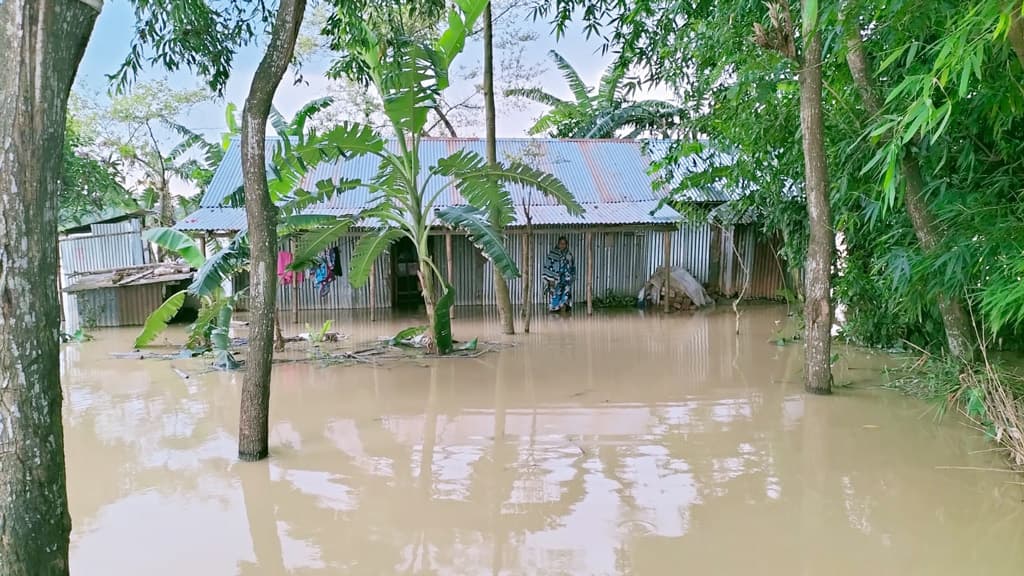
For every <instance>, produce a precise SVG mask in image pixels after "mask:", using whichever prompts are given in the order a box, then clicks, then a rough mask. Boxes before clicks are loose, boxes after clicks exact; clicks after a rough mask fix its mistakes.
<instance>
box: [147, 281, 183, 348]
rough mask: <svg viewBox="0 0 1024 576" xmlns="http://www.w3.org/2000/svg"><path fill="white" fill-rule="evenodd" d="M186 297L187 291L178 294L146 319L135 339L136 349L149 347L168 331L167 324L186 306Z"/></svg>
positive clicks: (165, 301)
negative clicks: (161, 334)
mask: <svg viewBox="0 0 1024 576" xmlns="http://www.w3.org/2000/svg"><path fill="white" fill-rule="evenodd" d="M185 296H186V291H185V290H182V291H180V292H176V293H175V294H174V295H172V296H171V297H170V298H168V299H167V300H164V303H163V304H161V305H160V307H159V308H157V309H156V310H154V311H153V313H152V314H150V315H149V317H148V318H146V323H145V324H144V325H143V327H142V332H141V333H139V335H138V336H137V337H136V338H135V347H136V348H144V347H146V346H149V345H150V344H152V343H153V341H154V340H156V337H157V336H159V335H160V333H161V332H163V331H164V330H165V329H167V324H168V323H170V321H171V320H172V319H173V318H174V317H175V316H176V315H177V314H178V311H179V310H181V307H182V306H183V305H184V304H185Z"/></svg>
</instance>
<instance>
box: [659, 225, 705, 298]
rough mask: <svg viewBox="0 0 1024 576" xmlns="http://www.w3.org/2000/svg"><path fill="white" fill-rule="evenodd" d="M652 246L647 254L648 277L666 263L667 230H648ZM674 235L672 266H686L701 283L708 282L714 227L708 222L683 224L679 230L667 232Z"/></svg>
mask: <svg viewBox="0 0 1024 576" xmlns="http://www.w3.org/2000/svg"><path fill="white" fill-rule="evenodd" d="M647 234H649V235H650V239H651V242H650V248H649V250H648V254H647V277H648V278H650V276H651V274H654V271H655V270H657V269H658V267H659V266H663V265H664V264H665V234H666V232H648V233H647ZM667 234H669V235H671V236H672V240H671V242H672V245H671V249H672V262H671V263H672V266H682V267H684V268H686V269H687V270H688V271H689V272H690V274H692V275H693V277H694V278H696V279H697V280H699V281H700V282H701V283H703V284H706V283H707V282H708V277H709V271H708V263H709V253H710V250H711V234H712V228H711V226H710V225H708V224H700V225H692V224H683V225H682V226H680V228H679V229H678V230H675V231H672V232H667Z"/></svg>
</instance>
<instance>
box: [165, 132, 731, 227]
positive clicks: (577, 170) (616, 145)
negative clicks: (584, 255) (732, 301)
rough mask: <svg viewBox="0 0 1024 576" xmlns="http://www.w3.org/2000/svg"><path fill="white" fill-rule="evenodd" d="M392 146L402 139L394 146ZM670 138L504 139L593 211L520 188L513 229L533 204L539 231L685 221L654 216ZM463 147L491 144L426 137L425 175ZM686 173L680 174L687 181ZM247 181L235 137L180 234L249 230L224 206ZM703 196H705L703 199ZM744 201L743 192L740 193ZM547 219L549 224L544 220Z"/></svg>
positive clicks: (445, 184)
mask: <svg viewBox="0 0 1024 576" xmlns="http://www.w3.org/2000/svg"><path fill="white" fill-rule="evenodd" d="M273 142H276V139H275V138H268V146H267V153H268V157H269V155H270V154H271V153H272V151H273V149H274V146H273V144H272V143H273ZM388 145H389V147H394V146H396V142H395V141H394V140H391V141H389V142H388ZM670 145H671V143H670V142H668V141H639V140H556V139H534V138H502V139H499V140H498V158H499V159H500V160H502V161H509V160H523V161H526V162H528V163H529V164H530V165H532V166H534V167H536V168H538V169H540V170H544V171H546V172H549V173H551V174H553V175H555V176H556V177H557V178H558V179H559V180H561V181H562V182H563V183H564V184H565V185H566V187H567V188H568V189H569V191H570V192H572V193H573V195H574V196H575V197H576V199H577V201H578V202H580V204H583V205H584V206H586V207H587V213H586V214H585V215H584V216H583V217H582V218H574V217H571V216H569V215H568V213H567V212H566V211H565V209H564V208H561V207H560V206H558V205H557V203H556V202H555V201H554V200H552V199H550V198H547V197H546V196H544V195H542V194H540V193H537V192H536V191H529V190H526V189H523V188H521V187H513V188H512V189H510V190H509V192H510V193H511V194H512V196H513V202H514V204H515V205H516V206H517V207H519V208H517V213H518V216H517V220H516V223H515V224H513V226H517V225H525V222H524V221H521V217H522V215H521V212H522V209H521V206H522V204H523V203H524V201H526V202H527V203H528V204H529V205H531V206H534V207H535V209H534V210H533V214H534V222H535V223H536V224H537V225H538V226H553V225H569V226H571V225H602V224H606V225H622V224H662V223H669V222H672V221H675V220H678V219H679V215H678V213H676V212H675V211H674V210H672V209H671V208H668V207H663V208H662V209H661V210H660V211H659V212H660V213H659V214H657V215H655V216H651V214H650V213H651V211H652V210H653V209H654V207H655V206H656V205H657V203H658V202H659V201H660V200H661V199H662V198H663V197H664V195H665V192H664V191H660V190H655V189H654V186H653V184H654V182H655V181H656V179H657V178H656V177H655V176H652V175H651V174H650V169H651V162H652V160H657V159H659V158H661V157H663V156H664V154H665V153H667V151H668V150H669V149H670ZM459 150H470V151H473V152H476V153H478V154H480V155H481V156H483V155H484V153H485V150H484V141H483V140H482V139H479V138H425V139H423V141H422V143H421V147H420V158H421V160H422V163H423V173H422V177H423V178H424V179H425V178H426V176H427V175H428V174H429V171H430V167H432V166H434V165H436V163H437V161H438V160H439V159H441V158H444V157H446V156H448V155H450V154H452V153H454V152H457V151H459ZM699 156H701V155H691V156H689V157H687V162H690V163H691V164H692V166H691V167H690V168H692V169H693V170H699V169H703V168H705V167H707V165H708V164H706V162H708V160H706V159H702V158H699ZM378 165H379V161H378V159H377V158H376V157H374V156H371V155H367V156H361V157H358V158H354V159H350V160H346V159H339V160H337V161H335V162H331V163H323V164H320V165H318V166H316V167H315V168H314V169H313V170H312V171H311V172H310V173H309V174H307V175H306V177H305V178H304V179H303V187H304V188H305V189H307V190H312V189H315V186H314V184H315V182H318V181H321V180H324V179H327V178H332V179H335V180H340V179H343V178H344V179H361V180H369V179H372V178H373V177H374V176H375V175H376V173H377V169H378ZM686 170H687V169H686V168H684V170H682V171H679V170H677V172H676V173H675V174H674V176H675V178H677V179H678V178H682V177H683V176H684V175H685V174H684V172H686ZM241 183H242V170H241V147H240V145H239V142H238V140H237V139H236V140H234V141H233V142H232V143H231V145H230V147H229V148H228V150H227V152H226V153H225V156H224V160H223V161H222V163H221V165H220V167H219V168H218V169H217V172H216V174H215V175H214V178H213V180H212V182H211V183H210V186H209V188H208V189H207V190H206V193H205V194H204V195H203V199H202V201H201V202H200V205H201V206H202V208H201V209H200V210H199V211H197V212H196V213H194V214H191V215H189V216H188V217H187V218H185V219H184V220H182V221H181V222H179V224H178V226H177V228H178V229H179V230H239V229H242V228H244V227H245V216H244V212H242V211H241V210H236V209H230V208H223V207H222V206H223V201H224V199H225V198H226V197H227V196H229V195H230V194H232V193H233V192H234V191H235V190H237V189H238V187H239V186H240V185H241ZM716 190H717V189H714V188H712V189H711V191H710V192H705V193H702V194H700V195H698V194H696V193H695V194H694V197H693V198H691V199H692V200H694V201H716V202H722V201H727V200H729V199H730V198H731V197H732V195H730V194H727V193H726V192H725V191H722V190H717V191H716ZM435 191H441V194H440V196H439V198H438V201H437V203H436V206H439V207H443V206H450V205H455V204H462V203H464V201H463V199H462V198H461V196H460V195H459V194H458V192H457V190H455V188H454V186H452V184H451V182H450V181H448V180H447V179H443V178H434V179H433V180H432V181H431V183H430V190H428V193H429V192H435ZM698 196H699V197H698ZM737 196H738V195H737ZM372 199H373V195H372V194H371V193H370V191H369V190H367V189H365V188H360V189H357V190H352V191H349V192H345V193H342V194H338V195H336V196H335V197H333V198H331V199H330V200H327V201H325V202H322V203H319V204H316V205H314V206H312V207H310V209H308V210H307V211H306V213H309V214H332V213H338V214H350V213H352V212H353V211H354V210H357V209H359V208H362V207H365V206H366V205H367V204H369V203H370V202H371V201H372ZM541 218H543V219H544V223H543V224H541V223H540V220H539V219H541Z"/></svg>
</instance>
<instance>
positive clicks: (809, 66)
mask: <svg viewBox="0 0 1024 576" xmlns="http://www.w3.org/2000/svg"><path fill="white" fill-rule="evenodd" d="M800 132H801V134H802V136H803V150H804V180H805V189H806V193H807V218H808V221H809V223H810V229H811V237H810V242H809V244H808V246H807V263H806V265H805V271H806V275H807V278H806V283H805V286H806V288H805V290H804V292H805V300H804V322H805V323H806V331H807V334H806V338H805V341H806V342H805V354H806V359H805V361H804V368H805V370H804V388H806V389H807V391H808V392H812V393H814V394H830V393H831V392H832V366H831V355H832V354H831V352H832V300H831V288H832V252H833V250H834V244H835V236H834V235H833V232H832V216H831V214H830V210H829V198H828V194H829V190H828V165H827V163H826V159H825V127H824V122H823V119H822V109H821V32H819V31H815V32H814V34H813V35H812V36H811V38H810V39H809V40H808V41H807V43H806V45H805V49H804V58H803V65H802V66H801V69H800Z"/></svg>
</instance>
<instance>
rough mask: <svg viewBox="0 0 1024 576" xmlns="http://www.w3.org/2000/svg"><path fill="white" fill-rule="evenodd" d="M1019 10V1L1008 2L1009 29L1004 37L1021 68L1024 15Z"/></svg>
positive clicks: (1023, 49) (1023, 43)
mask: <svg viewBox="0 0 1024 576" xmlns="http://www.w3.org/2000/svg"><path fill="white" fill-rule="evenodd" d="M1021 9H1022V8H1021V3H1020V0H1012V1H1011V2H1010V28H1009V29H1008V30H1007V31H1006V37H1007V39H1008V40H1009V41H1010V46H1011V47H1012V48H1013V52H1014V53H1015V54H1016V55H1017V60H1018V61H1020V65H1021V67H1024V15H1022V14H1021Z"/></svg>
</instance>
